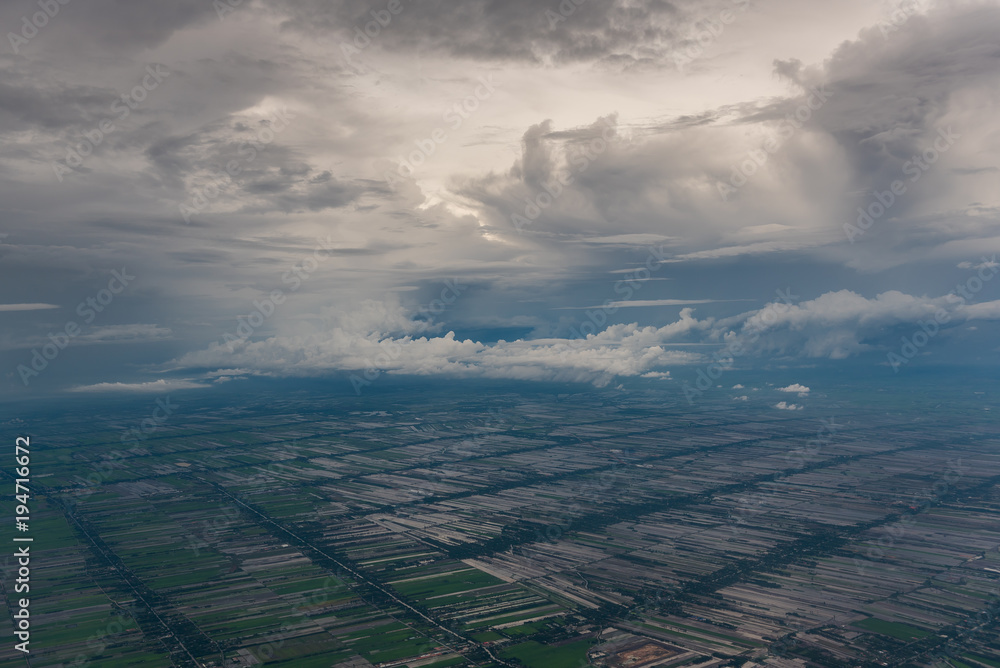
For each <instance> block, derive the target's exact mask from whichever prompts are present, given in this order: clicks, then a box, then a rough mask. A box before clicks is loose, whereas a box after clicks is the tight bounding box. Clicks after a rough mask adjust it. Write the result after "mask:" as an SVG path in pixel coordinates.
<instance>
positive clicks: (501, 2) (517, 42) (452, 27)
mask: <svg viewBox="0 0 1000 668" xmlns="http://www.w3.org/2000/svg"><path fill="white" fill-rule="evenodd" d="M389 4H390V3H388V2H371V1H369V0H342V1H339V2H320V1H318V0H310V1H307V2H298V1H294V0H289V1H287V2H284V3H283V8H284V10H285V11H286V12H287V13H288V16H289V17H290V18H289V19H288V21H287V25H288V26H289V27H293V28H295V29H297V30H307V31H320V32H335V33H337V34H341V35H345V36H349V37H350V38H351V39H353V38H354V37H355V36H356V35H357V32H356V29H360V30H361V31H363V30H364V28H365V26H366V24H368V23H369V22H371V21H373V20H376V19H377V18H378V17H379V16H381V17H382V19H383V23H384V24H385V25H384V27H383V26H378V27H379V34H378V35H377V36H376V38H375V41H377V43H378V45H379V46H380V47H381V48H384V49H387V50H391V51H397V50H398V51H416V52H428V51H430V52H438V53H441V54H447V55H451V56H456V57H459V58H470V59H476V60H511V61H526V62H543V61H552V62H580V61H582V62H590V61H606V62H608V63H610V64H617V65H623V64H624V65H632V64H635V63H640V62H646V61H658V60H660V59H662V58H663V56H664V55H665V54H666V53H668V52H669V51H670V50H672V49H673V48H674V47H676V46H677V45H679V44H681V43H682V42H683V40H682V39H681V38H680V37H679V31H680V30H681V28H682V26H683V25H684V24H685V22H686V21H687V20H688V19H689V17H690V16H691V14H692V13H693V12H692V9H691V8H692V6H693V5H692V4H691V3H681V2H665V1H664V0H649V1H647V2H641V3H639V2H633V1H631V0H608V1H607V2H599V1H597V0H562V1H561V2H560V1H559V0H555V1H549V2H538V1H537V0H470V1H467V2H459V3H456V2H448V1H447V0H427V1H421V2H414V1H413V0H399V2H398V4H397V3H396V2H393V3H391V4H392V5H393V6H396V7H399V8H400V9H399V11H398V14H396V15H391V14H389V13H388V11H387V8H388V6H389ZM706 11H708V9H707V7H705V3H702V5H701V7H700V8H699V9H698V15H699V16H700V15H703V14H704V13H705V12H706ZM373 12H375V14H373ZM386 17H389V19H388V20H386ZM369 32H370V33H374V32H375V30H374V29H372V30H370V31H369ZM346 43H351V42H350V41H347V42H346ZM359 44H360V45H365V40H364V39H362V38H360V37H359Z"/></svg>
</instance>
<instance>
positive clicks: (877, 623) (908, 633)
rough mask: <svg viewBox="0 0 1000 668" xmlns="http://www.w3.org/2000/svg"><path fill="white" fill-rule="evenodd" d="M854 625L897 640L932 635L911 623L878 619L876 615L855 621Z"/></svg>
mask: <svg viewBox="0 0 1000 668" xmlns="http://www.w3.org/2000/svg"><path fill="white" fill-rule="evenodd" d="M854 626H857V627H858V628H860V629H864V630H866V631H872V632H874V633H881V634H882V635H886V636H890V637H892V638H896V639H897V640H920V639H921V638H926V637H927V636H929V635H930V633H929V632H927V631H924V630H921V629H918V628H917V627H915V626H910V625H909V624H901V623H899V622H887V621H885V620H884V619H877V618H875V617H869V618H868V619H863V620H861V621H860V622H854Z"/></svg>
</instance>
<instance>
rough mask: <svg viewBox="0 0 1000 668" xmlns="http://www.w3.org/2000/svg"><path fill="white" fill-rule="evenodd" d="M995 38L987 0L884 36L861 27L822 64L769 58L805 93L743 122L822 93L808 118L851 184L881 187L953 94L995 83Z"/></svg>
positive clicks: (766, 117)
mask: <svg viewBox="0 0 1000 668" xmlns="http://www.w3.org/2000/svg"><path fill="white" fill-rule="evenodd" d="M997 34H1000V7H997V6H991V5H980V6H974V7H971V8H966V9H964V11H957V12H956V11H953V10H952V9H950V8H947V9H946V8H942V9H938V10H934V11H932V12H931V13H930V14H928V15H926V16H915V17H913V18H911V19H910V20H909V21H908V22H907V23H906V24H905V25H904V26H902V27H899V28H896V29H895V30H893V31H892V32H888V33H886V32H885V29H884V27H883V28H878V27H876V28H868V29H866V30H864V31H862V33H861V35H860V38H859V39H858V40H856V41H852V42H845V43H844V44H843V45H842V46H841V47H840V48H839V49H837V51H836V52H834V54H833V55H832V57H831V58H830V59H829V60H828V61H827V62H826V63H825V64H824V65H823V66H822V67H816V68H806V67H804V66H803V65H802V63H800V62H798V61H794V60H789V61H776V63H775V71H776V73H777V74H778V75H780V76H782V77H784V78H786V79H788V80H790V81H792V82H794V83H795V84H797V85H799V86H801V87H802V88H803V89H805V93H804V94H803V95H802V96H797V97H791V98H789V99H787V100H783V101H780V102H777V103H774V104H771V105H769V106H767V107H766V108H765V109H763V110H761V111H760V112H758V113H752V114H748V115H747V116H746V117H745V118H744V119H743V121H744V122H748V123H756V122H760V121H776V120H779V119H782V118H785V117H787V116H789V115H790V114H794V113H795V110H796V108H797V107H799V106H800V105H801V104H802V102H803V100H804V99H805V98H807V97H808V96H809V95H810V91H820V92H821V95H822V96H823V97H826V98H828V99H827V101H825V102H824V103H823V104H822V106H821V107H820V108H819V109H818V110H817V111H816V113H815V114H814V117H813V119H812V120H811V121H810V123H812V124H813V125H814V126H815V127H816V128H818V129H821V130H823V131H825V132H828V133H829V134H830V135H831V136H832V137H834V138H835V139H836V140H837V142H838V143H839V144H840V145H841V146H842V147H843V148H844V150H845V151H846V152H847V155H848V156H849V157H850V159H851V161H852V166H853V167H854V169H855V178H856V182H857V183H858V184H859V186H864V185H867V186H868V187H869V188H870V187H872V186H878V187H884V186H885V185H886V183H887V182H891V181H892V180H894V179H897V178H899V175H900V172H901V169H902V166H903V165H904V163H906V161H907V160H910V159H911V158H912V157H913V156H914V154H917V153H919V152H921V151H923V150H924V149H926V148H928V146H930V145H931V144H932V143H933V142H934V140H935V137H936V135H937V132H938V130H939V129H940V127H941V126H942V124H943V123H945V117H946V115H947V114H948V112H949V109H950V108H951V105H952V104H953V103H954V101H955V96H956V95H958V94H960V93H962V92H963V91H966V90H971V89H976V88H983V87H989V86H991V85H992V86H995V84H996V81H997V78H998V73H1000V42H998V41H997ZM952 125H954V123H952ZM955 129H956V131H960V130H959V128H958V127H957V126H956V127H955Z"/></svg>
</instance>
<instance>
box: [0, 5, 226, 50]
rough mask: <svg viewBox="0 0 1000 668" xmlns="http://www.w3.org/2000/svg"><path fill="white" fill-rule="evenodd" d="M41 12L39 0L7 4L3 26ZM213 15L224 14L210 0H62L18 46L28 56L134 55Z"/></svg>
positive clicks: (0, 12) (0, 13) (0, 11)
mask: <svg viewBox="0 0 1000 668" xmlns="http://www.w3.org/2000/svg"><path fill="white" fill-rule="evenodd" d="M38 10H39V7H38V5H37V4H36V2H29V1H27V0H16V1H13V2H4V3H2V7H0V25H2V26H5V27H6V29H5V30H4V32H5V33H6V32H7V31H8V30H19V29H20V28H21V24H22V17H24V16H27V17H29V20H30V17H31V16H32V14H34V13H35V12H37V11H38ZM208 19H213V20H216V21H218V16H217V13H216V11H215V8H214V7H213V6H212V3H211V2H205V1H204V0H171V1H170V2H130V1H129V0H86V2H80V1H79V0H77V1H76V2H67V3H63V2H60V7H59V12H58V13H57V14H56V15H55V16H53V17H52V18H51V20H49V21H48V22H47V24H44V25H43V27H42V28H40V29H39V30H38V34H37V37H32V38H31V39H30V41H29V42H28V44H25V45H22V46H21V47H20V48H19V49H18V50H19V51H20V52H21V54H25V55H34V54H38V53H42V52H46V53H49V54H51V53H52V52H58V53H72V54H77V55H84V56H86V57H93V56H98V55H107V54H109V53H129V52H132V53H134V52H136V51H139V50H142V49H151V48H153V47H156V46H158V45H160V44H162V43H163V42H164V41H165V40H166V39H167V38H169V37H170V36H171V35H172V34H173V33H174V32H176V31H177V30H180V29H182V28H186V27H189V26H191V25H194V24H196V23H198V22H200V21H205V20H208ZM5 41H7V40H5ZM8 46H9V45H8Z"/></svg>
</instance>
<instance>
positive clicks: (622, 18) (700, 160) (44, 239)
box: [0, 0, 1000, 405]
mask: <svg viewBox="0 0 1000 668" xmlns="http://www.w3.org/2000/svg"><path fill="white" fill-rule="evenodd" d="M0 29H2V30H0V32H2V33H3V34H4V35H5V37H4V39H3V44H0V213H2V218H0V324H2V327H0V365H2V371H3V374H2V382H0V387H2V388H3V389H2V392H3V395H4V396H6V397H33V396H41V395H48V394H66V395H68V394H69V393H102V392H163V391H169V390H170V389H171V388H174V389H190V388H205V389H206V390H211V389H212V388H213V387H218V386H219V385H221V384H227V383H239V382H247V381H248V380H249V379H254V378H306V377H308V378H329V379H330V382H331V383H337V384H339V385H342V386H345V387H353V388H354V389H355V390H356V391H358V392H360V391H363V390H364V389H365V388H367V387H369V386H370V385H371V384H372V383H375V382H378V380H379V379H380V378H382V377H383V376H398V377H403V376H418V377H426V378H428V379H433V380H441V381H446V380H448V379H452V378H479V379H506V380H524V381H560V382H562V381H565V382H576V383H582V384H592V385H595V386H599V387H606V386H611V387H614V386H616V385H617V384H619V383H621V382H623V381H626V380H628V381H642V382H649V383H657V384H662V386H664V387H673V388H675V389H677V391H678V392H681V391H687V392H690V391H691V388H692V387H697V386H698V384H699V383H700V382H701V383H703V384H704V383H708V380H706V379H703V377H709V378H710V379H711V381H712V382H713V383H714V382H716V381H717V379H718V378H720V377H721V374H722V373H723V372H724V371H725V370H729V369H734V368H750V367H757V366H759V367H762V368H766V367H768V366H773V367H781V368H784V369H787V368H795V367H801V368H812V367H815V366H816V365H823V364H845V365H846V364H851V365H857V364H861V365H863V366H864V368H865V369H866V373H871V374H884V375H886V377H891V376H897V375H899V374H905V373H907V372H908V371H909V370H911V369H913V368H915V367H917V366H921V365H933V364H941V363H962V364H974V365H993V364H995V363H996V361H997V353H998V347H997V343H996V341H997V332H998V327H997V320H998V319H1000V280H996V281H994V280H992V279H993V277H994V276H995V275H996V274H997V273H1000V264H998V262H997V259H996V254H997V252H998V251H1000V226H998V221H1000V209H998V204H1000V202H998V197H1000V189H998V188H997V187H996V186H997V182H998V176H1000V159H998V157H1000V120H998V119H1000V115H998V114H997V102H998V96H1000V87H998V82H1000V40H998V38H997V35H1000V4H998V3H997V2H965V1H956V2H935V1H932V0H914V1H909V0H908V1H906V2H902V3H898V2H860V1H856V0H845V1H844V2H840V3H836V4H835V5H831V4H830V3H827V2H823V3H821V2H817V1H814V0H804V1H803V0H796V1H795V2H792V1H791V0H750V1H746V0H719V1H714V0H713V1H711V2H686V1H677V2H666V1H664V0H649V1H646V2H636V1H632V0H607V1H606V2H598V1H597V0H562V2H561V3H560V2H555V1H551V2H538V1H537V0H532V1H529V0H503V1H502V2H501V1H500V0H496V1H490V0H469V1H467V2H463V3H454V2H443V1H441V0H371V1H366V2H362V1H360V0H333V1H323V2H320V1H319V0H301V1H300V0H297V1H295V2H291V1H283V0H272V1H268V2H260V1H255V0H242V1H239V0H215V1H214V2H212V1H210V0H190V1H189V0H177V1H175V2H170V3H127V2H123V1H121V0H87V2H84V1H83V0H65V1H64V0H40V1H36V2H28V1H27V0H11V1H10V2H5V3H3V4H2V5H0ZM718 382H724V381H721V380H720V381H718ZM789 399H791V400H794V399H795V396H794V395H789ZM786 405H794V404H793V403H792V401H789V402H788V404H786Z"/></svg>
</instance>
